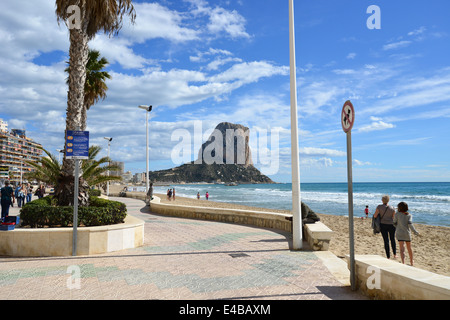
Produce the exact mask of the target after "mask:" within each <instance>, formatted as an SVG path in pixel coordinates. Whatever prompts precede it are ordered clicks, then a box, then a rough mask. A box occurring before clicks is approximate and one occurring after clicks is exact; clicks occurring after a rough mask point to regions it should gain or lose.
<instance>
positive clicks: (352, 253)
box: [347, 131, 356, 291]
mask: <svg viewBox="0 0 450 320" xmlns="http://www.w3.org/2000/svg"><path fill="white" fill-rule="evenodd" d="M347 179H348V224H349V228H348V230H349V238H350V284H351V286H352V290H353V291H355V290H356V286H355V285H356V283H355V241H354V228H353V173H352V132H351V131H349V132H347Z"/></svg>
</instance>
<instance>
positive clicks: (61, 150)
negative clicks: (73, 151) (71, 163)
mask: <svg viewBox="0 0 450 320" xmlns="http://www.w3.org/2000/svg"><path fill="white" fill-rule="evenodd" d="M56 151H58V163H59V164H61V153H64V151H65V150H64V149H56Z"/></svg>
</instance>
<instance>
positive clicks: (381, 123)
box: [358, 117, 395, 132]
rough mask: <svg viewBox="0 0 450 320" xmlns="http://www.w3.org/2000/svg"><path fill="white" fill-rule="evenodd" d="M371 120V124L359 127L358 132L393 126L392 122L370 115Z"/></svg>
mask: <svg viewBox="0 0 450 320" xmlns="http://www.w3.org/2000/svg"><path fill="white" fill-rule="evenodd" d="M371 120H372V121H373V122H372V123H371V124H368V125H365V126H362V127H360V128H359V129H358V132H371V131H380V130H386V129H392V128H395V125H394V124H392V123H386V122H384V121H382V120H381V119H379V118H375V117H371Z"/></svg>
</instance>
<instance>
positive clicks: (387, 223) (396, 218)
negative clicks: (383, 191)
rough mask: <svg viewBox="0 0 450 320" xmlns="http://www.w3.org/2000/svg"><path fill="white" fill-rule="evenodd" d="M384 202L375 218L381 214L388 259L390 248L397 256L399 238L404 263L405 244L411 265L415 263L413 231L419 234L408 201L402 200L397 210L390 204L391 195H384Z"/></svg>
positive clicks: (367, 213) (367, 209)
mask: <svg viewBox="0 0 450 320" xmlns="http://www.w3.org/2000/svg"><path fill="white" fill-rule="evenodd" d="M381 202H382V204H380V205H378V206H377V208H376V210H375V213H374V214H373V217H374V218H377V217H378V216H380V218H381V219H380V233H381V235H382V237H383V242H384V250H385V252H386V256H387V258H388V259H390V257H391V252H390V248H392V253H393V255H394V258H396V257H397V247H396V242H395V239H397V241H398V243H399V246H400V258H401V260H402V263H405V246H406V250H407V251H408V255H409V260H410V263H411V265H414V259H413V251H412V248H411V231H412V232H413V233H414V234H415V235H419V232H418V231H417V230H416V228H415V227H414V225H413V224H412V216H411V214H410V213H409V212H408V204H407V203H406V202H400V203H399V204H398V205H397V212H396V211H395V208H394V207H392V206H390V205H389V196H388V195H384V196H382V198H381ZM365 214H366V218H368V216H369V206H366V209H365Z"/></svg>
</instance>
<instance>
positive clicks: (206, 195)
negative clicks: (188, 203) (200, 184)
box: [205, 191, 209, 200]
mask: <svg viewBox="0 0 450 320" xmlns="http://www.w3.org/2000/svg"><path fill="white" fill-rule="evenodd" d="M205 197H206V200H208V199H209V193H208V191H206V194H205Z"/></svg>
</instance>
